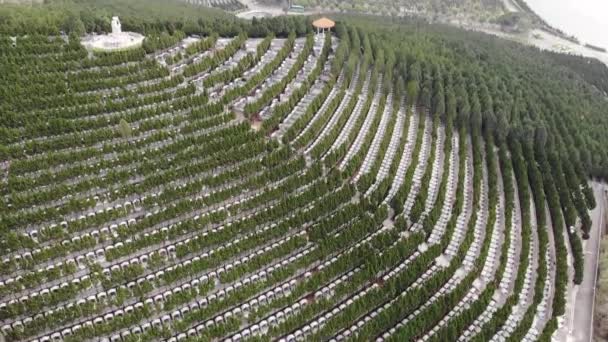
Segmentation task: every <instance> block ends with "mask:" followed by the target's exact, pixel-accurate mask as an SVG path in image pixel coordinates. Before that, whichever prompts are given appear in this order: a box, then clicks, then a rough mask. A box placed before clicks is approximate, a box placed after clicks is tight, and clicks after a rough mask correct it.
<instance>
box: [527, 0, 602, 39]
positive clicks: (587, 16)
mask: <svg viewBox="0 0 608 342" xmlns="http://www.w3.org/2000/svg"><path fill="white" fill-rule="evenodd" d="M525 1H526V3H527V4H528V6H529V7H530V8H531V9H532V10H533V11H534V12H536V14H538V15H539V16H540V17H541V18H543V20H545V21H546V22H547V23H548V24H549V25H551V26H553V27H555V28H557V29H560V30H562V31H563V32H564V33H566V34H568V35H573V36H575V37H576V38H578V39H579V40H580V41H581V42H582V43H590V44H593V45H596V46H600V47H603V48H606V49H608V1H607V0H525Z"/></svg>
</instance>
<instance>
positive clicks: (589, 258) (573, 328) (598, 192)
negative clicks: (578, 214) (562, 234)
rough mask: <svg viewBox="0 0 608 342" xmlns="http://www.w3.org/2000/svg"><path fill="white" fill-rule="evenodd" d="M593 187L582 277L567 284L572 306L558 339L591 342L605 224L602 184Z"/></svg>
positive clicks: (584, 245) (584, 246)
mask: <svg viewBox="0 0 608 342" xmlns="http://www.w3.org/2000/svg"><path fill="white" fill-rule="evenodd" d="M592 187H593V192H594V194H595V199H596V202H597V206H596V208H595V209H593V210H592V211H591V213H590V215H591V219H592V220H593V226H592V228H591V237H590V238H589V240H587V241H584V243H583V250H584V251H585V277H584V279H583V283H582V284H580V285H579V286H574V287H571V288H570V290H571V291H573V292H570V293H569V294H568V296H572V297H574V310H566V326H565V327H564V328H566V329H567V330H568V333H567V334H562V333H559V332H558V335H557V336H558V337H559V338H558V340H559V341H568V342H570V341H575V342H590V341H591V339H592V336H593V303H594V300H595V283H596V280H597V277H596V275H597V266H598V254H599V246H600V227H603V225H604V215H605V214H604V210H605V208H606V196H605V195H604V186H603V185H602V184H599V183H595V182H594V183H592ZM572 315H574V316H572Z"/></svg>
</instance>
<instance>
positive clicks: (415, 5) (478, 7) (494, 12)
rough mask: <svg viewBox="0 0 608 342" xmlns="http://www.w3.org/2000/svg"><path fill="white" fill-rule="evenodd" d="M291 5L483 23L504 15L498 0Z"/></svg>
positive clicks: (330, 0)
mask: <svg viewBox="0 0 608 342" xmlns="http://www.w3.org/2000/svg"><path fill="white" fill-rule="evenodd" d="M294 4H297V5H302V6H304V7H306V8H309V9H322V10H325V11H332V12H333V11H337V12H349V13H367V14H375V15H383V16H412V15H417V16H423V17H428V18H439V17H441V18H449V19H452V20H473V21H477V22H486V21H489V20H493V19H496V18H498V17H500V16H501V15H503V14H505V13H508V12H507V11H506V10H505V8H504V5H503V2H502V1H499V0H482V1H478V0H434V1H428V0H374V1H369V0H295V1H294Z"/></svg>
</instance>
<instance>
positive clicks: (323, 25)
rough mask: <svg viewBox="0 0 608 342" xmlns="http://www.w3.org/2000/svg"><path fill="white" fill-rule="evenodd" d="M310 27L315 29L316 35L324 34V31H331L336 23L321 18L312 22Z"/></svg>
mask: <svg viewBox="0 0 608 342" xmlns="http://www.w3.org/2000/svg"><path fill="white" fill-rule="evenodd" d="M312 26H314V27H315V28H316V29H317V33H321V32H323V33H325V30H328V31H331V29H332V28H333V27H334V26H336V23H335V22H333V21H332V20H329V19H327V18H325V17H323V18H319V19H317V20H315V21H313V22H312Z"/></svg>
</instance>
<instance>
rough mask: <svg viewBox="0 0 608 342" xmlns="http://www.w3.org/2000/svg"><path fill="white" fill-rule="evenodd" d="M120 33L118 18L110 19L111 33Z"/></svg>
mask: <svg viewBox="0 0 608 342" xmlns="http://www.w3.org/2000/svg"><path fill="white" fill-rule="evenodd" d="M121 32H122V28H121V25H120V20H118V17H112V33H113V34H117V33H121Z"/></svg>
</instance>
